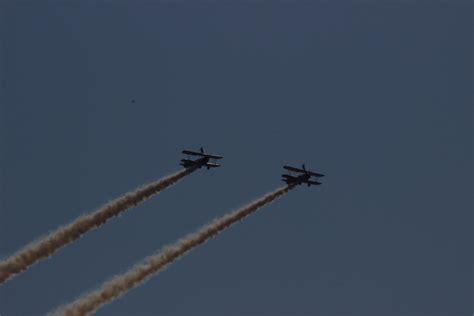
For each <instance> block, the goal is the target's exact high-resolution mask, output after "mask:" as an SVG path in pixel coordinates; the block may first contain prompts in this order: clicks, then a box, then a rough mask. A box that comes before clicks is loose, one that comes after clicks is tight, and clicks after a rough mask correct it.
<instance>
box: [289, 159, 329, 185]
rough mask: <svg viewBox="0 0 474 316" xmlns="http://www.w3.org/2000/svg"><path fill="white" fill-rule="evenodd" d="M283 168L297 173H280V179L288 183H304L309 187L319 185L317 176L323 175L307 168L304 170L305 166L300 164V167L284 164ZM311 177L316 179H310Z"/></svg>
mask: <svg viewBox="0 0 474 316" xmlns="http://www.w3.org/2000/svg"><path fill="white" fill-rule="evenodd" d="M283 168H284V169H286V170H288V171H290V173H292V172H296V173H298V174H297V175H292V174H282V175H281V176H282V180H283V181H284V182H286V184H288V185H292V184H293V185H298V184H303V183H306V184H307V185H308V186H309V187H310V186H311V185H312V184H313V185H320V184H321V182H318V181H317V180H318V178H319V177H324V175H323V174H320V173H316V172H312V171H309V170H306V167H305V166H304V164H303V166H302V169H299V168H295V167H290V166H284V167H283ZM311 177H315V178H316V179H315V180H316V181H313V180H311Z"/></svg>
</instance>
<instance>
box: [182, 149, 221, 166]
mask: <svg viewBox="0 0 474 316" xmlns="http://www.w3.org/2000/svg"><path fill="white" fill-rule="evenodd" d="M183 154H185V155H187V156H188V158H184V159H181V162H180V165H181V166H183V167H184V168H201V167H206V168H207V169H211V168H217V167H220V166H221V165H220V164H218V163H216V162H215V161H216V160H218V159H222V156H218V155H211V154H208V153H205V152H204V148H202V147H201V148H200V149H199V151H192V150H183ZM189 156H195V157H199V158H197V159H195V160H192V159H190V157H189Z"/></svg>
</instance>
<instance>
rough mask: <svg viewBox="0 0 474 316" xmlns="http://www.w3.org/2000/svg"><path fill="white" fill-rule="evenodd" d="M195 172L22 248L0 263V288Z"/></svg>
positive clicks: (109, 206) (182, 173) (109, 205)
mask: <svg viewBox="0 0 474 316" xmlns="http://www.w3.org/2000/svg"><path fill="white" fill-rule="evenodd" d="M195 170H196V169H194V168H193V169H185V170H182V171H180V172H177V173H175V174H172V175H170V176H167V177H165V178H162V179H160V180H158V181H155V182H152V183H150V184H147V185H145V186H143V187H140V188H138V189H136V190H135V191H132V192H129V193H126V194H125V195H123V196H121V197H119V198H117V199H116V200H113V201H111V202H109V203H107V204H105V205H104V206H102V207H101V208H99V209H98V210H96V211H95V212H94V213H92V214H88V215H83V216H80V217H78V218H77V219H76V220H74V221H73V222H72V223H70V224H68V225H66V226H61V227H59V228H58V229H57V230H56V231H54V232H52V233H50V234H49V235H47V236H46V237H44V238H41V239H40V240H38V241H35V242H33V243H31V244H29V245H27V246H25V247H24V248H23V249H21V250H19V251H18V252H17V253H15V254H13V255H12V256H10V257H9V258H7V259H6V260H4V261H1V262H0V284H2V283H4V282H6V281H7V280H8V279H10V278H12V277H13V276H14V275H16V274H18V273H20V272H23V271H25V270H26V269H27V268H28V267H30V266H31V265H32V264H34V263H36V262H38V261H40V260H42V259H45V258H47V257H49V256H51V255H52V254H54V253H55V252H56V251H57V250H58V249H59V248H61V247H63V246H65V245H67V244H69V243H71V242H73V241H74V240H76V239H78V238H80V237H81V236H82V235H83V234H85V233H86V232H88V231H90V230H92V229H94V228H98V227H100V226H102V225H103V224H105V222H106V221H107V220H109V219H110V218H112V217H114V216H117V215H119V214H120V213H122V212H124V211H126V210H127V209H129V208H131V207H134V206H136V205H137V204H139V203H140V202H143V201H145V200H147V199H149V198H151V197H152V196H153V195H155V194H158V193H159V192H160V191H162V190H164V189H166V188H168V187H169V186H171V185H173V184H175V183H176V182H177V181H179V180H180V179H182V178H184V177H185V176H187V175H189V174H191V173H192V172H193V171H195Z"/></svg>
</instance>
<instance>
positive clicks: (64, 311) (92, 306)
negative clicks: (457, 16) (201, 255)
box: [52, 186, 294, 316]
mask: <svg viewBox="0 0 474 316" xmlns="http://www.w3.org/2000/svg"><path fill="white" fill-rule="evenodd" d="M293 187H294V186H287V187H283V188H280V189H278V190H276V191H274V192H271V193H269V194H267V195H265V196H264V197H262V198H260V199H258V200H256V201H254V202H252V203H250V204H248V205H247V206H245V207H243V208H241V209H239V210H237V211H234V212H232V213H230V214H227V215H224V216H223V217H221V218H218V219H216V220H214V221H213V222H212V223H210V224H208V225H206V226H204V227H203V228H201V229H200V230H199V231H198V232H196V233H194V234H191V235H188V236H187V237H185V238H183V239H181V240H179V241H178V242H176V243H175V244H174V245H171V246H167V247H165V248H164V249H163V250H162V251H161V252H160V253H158V254H156V255H152V256H150V257H148V258H147V259H145V260H144V261H143V262H142V263H139V264H137V265H136V266H134V267H132V268H131V269H130V270H129V271H128V272H126V273H125V274H122V275H119V276H116V277H115V278H113V279H112V280H110V281H108V282H106V283H104V284H103V285H102V287H101V288H99V289H98V290H96V291H93V292H91V293H89V294H86V295H85V296H83V297H81V298H79V299H77V300H76V301H74V302H72V303H70V304H69V305H66V306H64V307H60V308H59V309H58V310H56V311H55V312H54V313H53V314H52V315H54V316H59V315H61V316H84V315H88V314H90V313H93V312H95V311H96V310H97V309H99V308H100V307H101V306H103V305H104V304H107V303H109V302H110V301H112V300H113V299H115V298H117V297H119V296H121V295H123V294H124V293H126V292H127V291H128V290H130V289H132V288H134V287H136V286H138V285H140V284H142V283H143V282H145V281H147V280H148V279H149V278H151V277H152V276H153V275H154V274H156V273H158V272H160V271H161V270H163V269H164V268H165V267H166V266H167V265H168V264H170V263H172V262H173V261H174V260H176V259H178V258H180V257H181V256H183V255H185V254H186V253H187V252H189V251H190V250H192V249H193V248H195V247H197V246H199V245H201V244H203V243H204V242H206V241H207V240H208V239H210V238H212V237H214V236H216V235H217V234H219V233H220V232H222V231H223V230H225V229H226V228H228V227H230V226H231V225H232V224H235V223H237V222H239V221H240V220H242V219H243V218H244V217H246V216H248V215H250V214H251V213H253V212H255V211H257V210H258V209H259V208H261V207H262V206H264V205H266V204H268V203H270V202H272V201H273V200H275V199H276V198H278V197H280V196H282V195H284V194H285V193H287V192H289V191H290V190H291V189H292V188H293Z"/></svg>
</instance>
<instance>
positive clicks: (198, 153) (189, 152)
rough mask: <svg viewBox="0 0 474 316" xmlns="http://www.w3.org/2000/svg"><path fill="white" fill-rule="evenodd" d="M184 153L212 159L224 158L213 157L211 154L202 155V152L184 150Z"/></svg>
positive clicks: (220, 157) (219, 157)
mask: <svg viewBox="0 0 474 316" xmlns="http://www.w3.org/2000/svg"><path fill="white" fill-rule="evenodd" d="M182 153H183V154H185V155H192V156H201V157H208V158H211V159H222V156H217V155H211V154H206V153H201V152H198V151H192V150H183V151H182Z"/></svg>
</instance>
